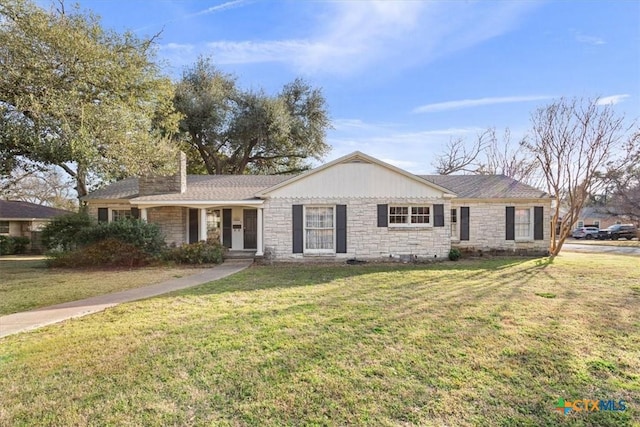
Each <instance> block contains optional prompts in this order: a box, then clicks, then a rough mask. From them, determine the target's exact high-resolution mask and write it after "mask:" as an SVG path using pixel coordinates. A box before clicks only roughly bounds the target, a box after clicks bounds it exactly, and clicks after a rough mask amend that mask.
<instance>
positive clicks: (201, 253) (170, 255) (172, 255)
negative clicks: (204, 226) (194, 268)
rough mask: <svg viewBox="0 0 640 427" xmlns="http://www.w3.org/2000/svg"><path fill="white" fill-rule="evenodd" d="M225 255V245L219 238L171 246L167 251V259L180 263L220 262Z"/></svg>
mask: <svg viewBox="0 0 640 427" xmlns="http://www.w3.org/2000/svg"><path fill="white" fill-rule="evenodd" d="M223 257H224V247H223V246H222V245H221V244H220V242H219V241H217V240H208V241H206V242H198V243H191V244H184V245H182V246H179V247H177V248H171V249H169V250H168V251H167V252H166V253H165V257H164V258H165V259H166V260H167V261H174V262H177V263H180V264H220V263H221V262H222V260H223Z"/></svg>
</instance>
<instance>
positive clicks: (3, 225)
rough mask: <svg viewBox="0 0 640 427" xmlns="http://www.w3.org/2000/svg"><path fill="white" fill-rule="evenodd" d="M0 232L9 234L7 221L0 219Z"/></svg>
mask: <svg viewBox="0 0 640 427" xmlns="http://www.w3.org/2000/svg"><path fill="white" fill-rule="evenodd" d="M0 234H9V221H0Z"/></svg>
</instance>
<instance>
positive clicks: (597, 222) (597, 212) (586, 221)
mask: <svg viewBox="0 0 640 427" xmlns="http://www.w3.org/2000/svg"><path fill="white" fill-rule="evenodd" d="M606 209H607V208H606V207H593V206H588V207H586V208H583V209H582V210H581V211H580V215H579V216H578V221H577V222H576V227H575V228H580V227H586V226H594V227H598V228H607V227H609V226H611V225H614V224H626V223H629V222H631V221H630V220H629V218H628V217H625V216H620V215H614V214H612V213H608V212H607V211H606Z"/></svg>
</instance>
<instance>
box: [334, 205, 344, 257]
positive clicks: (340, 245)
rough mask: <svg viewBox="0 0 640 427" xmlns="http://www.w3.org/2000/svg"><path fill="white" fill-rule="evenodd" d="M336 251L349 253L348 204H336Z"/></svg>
mask: <svg viewBox="0 0 640 427" xmlns="http://www.w3.org/2000/svg"><path fill="white" fill-rule="evenodd" d="M336 253H339V254H346V253H347V205H336Z"/></svg>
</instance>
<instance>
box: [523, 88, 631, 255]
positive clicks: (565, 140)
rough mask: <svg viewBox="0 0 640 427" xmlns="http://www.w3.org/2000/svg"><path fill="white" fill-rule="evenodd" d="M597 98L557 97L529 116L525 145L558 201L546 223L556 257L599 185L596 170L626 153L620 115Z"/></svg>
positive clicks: (622, 121) (548, 188)
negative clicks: (528, 130)
mask: <svg viewBox="0 0 640 427" xmlns="http://www.w3.org/2000/svg"><path fill="white" fill-rule="evenodd" d="M598 101H599V100H598V99H597V98H596V99H587V100H585V99H565V98H561V99H560V100H558V101H555V102H553V103H552V104H549V105H547V106H545V107H541V108H539V109H538V110H536V111H535V112H534V113H533V114H532V117H531V121H532V130H531V139H530V140H529V141H527V142H525V143H524V144H523V145H524V147H526V148H527V149H528V151H529V152H530V153H531V154H532V155H533V156H534V158H535V160H536V161H537V163H538V165H539V167H540V168H541V170H542V172H543V173H544V177H545V181H546V185H547V191H548V192H549V194H551V195H552V196H554V197H555V199H556V203H555V207H554V209H553V212H552V218H551V227H550V229H551V242H550V248H549V251H550V253H551V255H552V256H556V255H558V253H559V252H560V250H561V249H562V245H563V244H564V242H565V240H566V239H567V237H568V236H569V234H570V233H571V230H572V228H573V226H574V224H575V223H576V221H577V220H578V215H579V214H580V211H581V210H582V208H583V206H584V204H585V201H586V200H587V199H588V197H589V195H590V194H592V192H593V190H594V186H595V185H597V183H598V180H597V179H596V177H597V174H598V173H600V172H603V171H604V169H605V167H606V166H607V165H608V164H611V163H612V162H613V161H615V160H616V157H617V156H619V155H620V153H623V152H624V151H625V150H624V148H625V144H624V140H623V138H624V136H625V132H626V131H627V130H628V129H627V128H626V127H625V124H624V117H622V116H619V115H616V114H615V112H614V111H613V108H612V106H611V105H600V103H599V102H598ZM563 209H564V210H566V212H563ZM556 225H557V226H558V227H557V229H556Z"/></svg>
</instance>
